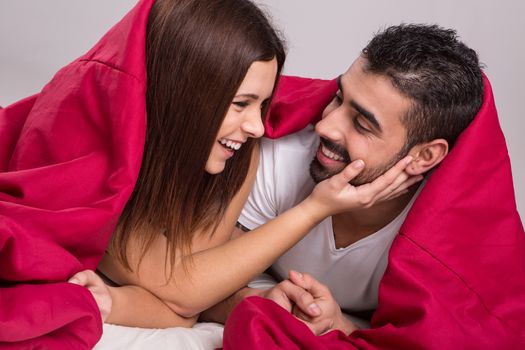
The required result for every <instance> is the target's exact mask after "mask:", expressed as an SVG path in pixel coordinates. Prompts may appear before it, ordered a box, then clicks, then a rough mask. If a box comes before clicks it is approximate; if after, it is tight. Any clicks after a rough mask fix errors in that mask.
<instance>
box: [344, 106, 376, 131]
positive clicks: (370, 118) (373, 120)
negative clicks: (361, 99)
mask: <svg viewBox="0 0 525 350" xmlns="http://www.w3.org/2000/svg"><path fill="white" fill-rule="evenodd" d="M350 105H351V106H352V107H354V109H355V110H356V111H358V112H359V114H361V115H362V116H363V117H364V118H366V119H367V120H368V121H369V122H370V124H372V125H373V126H374V128H375V129H376V130H377V131H379V132H383V129H382V128H381V125H379V122H378V121H377V119H376V117H375V116H374V114H373V113H372V112H370V111H367V110H366V109H365V108H363V107H362V106H360V105H359V104H358V103H357V102H355V101H350Z"/></svg>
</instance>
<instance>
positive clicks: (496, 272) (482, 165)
mask: <svg viewBox="0 0 525 350" xmlns="http://www.w3.org/2000/svg"><path fill="white" fill-rule="evenodd" d="M337 83H338V84H337V87H334V86H333V82H320V81H313V80H303V79H294V78H290V79H289V80H284V81H282V82H281V85H280V89H279V91H278V96H277V101H276V103H275V105H274V106H273V109H272V113H274V114H276V113H277V114H281V115H280V116H278V117H277V118H275V115H273V116H272V120H279V119H281V120H283V121H285V122H286V123H291V122H290V119H293V118H296V117H299V118H300V119H301V120H302V121H305V120H308V121H309V120H312V119H313V118H315V116H316V115H317V114H318V112H320V109H319V108H318V107H319V106H320V105H322V104H323V103H320V102H319V101H325V100H326V96H329V95H330V94H332V93H333V92H334V90H336V89H338V91H337V94H336V96H335V98H334V99H333V100H332V101H331V102H330V103H329V104H328V106H326V108H325V109H324V111H323V112H322V120H321V121H320V122H319V123H317V125H316V126H315V132H314V130H313V129H312V128H309V127H307V128H306V129H303V130H301V131H300V132H298V133H296V134H293V135H290V136H287V137H285V138H282V139H279V140H277V141H271V140H266V141H264V142H263V145H262V152H261V160H260V169H259V172H258V175H257V181H256V184H255V186H254V189H253V190H252V194H251V195H250V198H249V200H248V203H247V205H246V206H245V208H244V210H243V213H242V215H241V217H240V218H239V224H240V226H241V227H243V228H244V229H254V228H255V227H257V226H258V225H261V224H263V223H264V222H266V221H268V220H271V219H272V218H273V217H275V216H277V215H278V214H279V213H280V212H282V211H285V210H286V209H287V208H289V207H291V206H293V205H294V204H295V203H297V202H298V201H300V200H301V199H302V198H304V197H305V196H306V195H307V194H308V193H309V191H311V189H312V188H313V186H314V183H315V182H319V181H321V180H323V179H325V178H327V177H330V176H332V175H333V174H336V173H337V172H339V171H340V170H341V169H342V168H343V167H344V166H345V165H346V164H348V163H349V162H350V161H351V160H355V159H362V160H364V162H365V164H366V166H365V169H364V170H363V172H362V173H361V174H360V175H359V176H358V178H356V179H355V180H354V181H353V184H364V183H368V182H370V181H372V180H373V179H375V178H376V177H377V176H379V175H380V174H382V173H384V172H385V171H386V170H387V169H389V168H390V167H391V166H392V165H393V164H395V163H396V161H398V160H399V159H401V158H402V157H404V156H406V155H412V156H413V161H412V163H411V165H409V166H408V168H407V169H406V172H407V173H409V174H410V175H415V176H423V175H426V177H427V179H426V180H425V182H424V183H423V184H421V185H419V186H413V187H412V188H411V189H410V190H409V191H408V193H406V194H405V195H403V196H399V197H397V198H395V199H393V200H391V201H389V202H386V203H381V204H378V205H374V206H372V207H369V208H367V209H364V210H361V211H354V212H344V213H340V214H337V215H334V216H332V217H331V218H328V219H327V220H325V221H323V222H322V223H321V224H320V225H319V226H317V227H316V228H315V229H314V230H312V231H311V232H310V234H309V235H308V236H307V237H306V238H305V239H303V240H302V241H301V242H300V243H299V244H297V245H296V246H295V247H293V248H292V249H291V250H289V251H288V252H287V253H286V254H285V255H283V256H282V257H281V258H280V259H279V260H277V261H276V262H275V263H274V264H273V265H272V267H271V269H270V272H271V274H272V275H273V277H274V278H276V279H278V280H280V281H283V282H281V283H279V284H278V285H277V286H275V287H273V288H271V289H269V290H263V289H253V288H246V289H244V290H241V291H239V292H238V293H237V295H235V296H233V297H232V298H230V299H228V300H226V301H225V302H224V303H223V304H222V305H220V306H218V307H217V309H215V310H214V311H216V312H218V313H221V312H226V313H227V312H228V311H229V309H230V308H231V307H232V306H233V305H235V304H236V303H237V302H238V301H239V300H240V298H241V297H243V296H247V295H260V296H265V297H267V298H270V299H272V300H273V301H276V302H277V303H278V304H279V305H281V306H282V307H283V308H284V309H286V311H288V313H286V312H284V310H283V309H282V308H279V307H276V306H275V304H274V303H271V302H269V301H268V300H264V299H260V298H249V299H246V300H244V301H243V302H242V303H241V304H240V305H239V307H237V309H235V311H234V313H233V314H232V315H231V318H230V319H229V320H228V323H227V325H226V329H225V335H224V346H225V348H251V349H259V348H260V349H263V348H264V349H269V348H289V347H290V346H292V344H293V346H296V347H298V348H301V349H303V348H304V349H306V348H308V349H310V348H311V349H322V348H329V347H331V346H332V348H333V347H337V348H339V347H341V346H348V347H350V348H352V347H359V348H361V347H366V348H426V349H429V348H439V349H448V348H468V347H473V348H477V349H479V348H516V346H517V345H524V344H525V342H523V331H522V330H521V328H522V327H521V326H520V325H523V324H525V260H524V256H525V235H524V233H523V226H522V224H521V221H520V218H519V216H518V214H517V211H516V208H515V200H514V194H513V189H512V179H511V175H510V164H509V159H508V156H507V153H506V148H505V143H504V139H503V137H502V134H501V131H500V129H499V125H498V123H497V116H496V112H495V108H494V105H493V101H492V96H491V92H490V85H489V84H488V82H486V81H484V77H483V74H482V72H481V70H480V67H479V63H478V58H477V55H476V53H475V52H474V51H473V50H471V49H470V48H468V47H467V46H465V45H464V44H463V43H461V42H460V41H458V40H457V37H456V34H455V32H454V31H452V30H445V29H442V28H439V27H437V26H426V25H401V26H396V27H391V28H388V29H387V30H385V31H383V32H382V33H379V34H378V35H376V36H375V37H374V39H372V41H371V42H370V43H369V44H368V45H367V47H365V49H364V50H363V51H362V54H361V56H360V57H359V58H358V59H357V60H356V61H355V62H354V63H353V64H352V66H351V67H350V69H349V70H348V71H347V72H346V73H344V74H343V75H342V76H341V77H340V78H339V79H338V80H337ZM484 90H485V91H484ZM484 94H485V100H484ZM476 114H477V117H476V122H475V123H472V125H470V126H469V124H471V122H472V120H473V119H474V117H475V116H476ZM287 118H288V119H287ZM292 124H293V123H292ZM299 125H301V127H302V126H303V125H305V123H302V124H301V123H299ZM467 127H468V129H467ZM299 129H300V127H299ZM465 129H467V130H466V131H465V132H463V131H464V130H465ZM462 132H463V135H462V136H461V138H460V139H459V140H457V139H458V136H459V135H460V133H462ZM456 141H458V145H457V146H456V147H455V148H454V150H453V152H452V153H451V154H450V155H448V154H449V152H450V151H451V149H452V146H454V145H455V143H456ZM447 155H448V156H447ZM446 156H447V157H446ZM445 157H446V160H445V162H444V164H442V165H441V166H440V167H439V168H437V169H436V167H437V166H438V165H439V164H440V163H441V162H442V161H443V160H444V159H445ZM312 158H313V161H312ZM308 168H309V172H308V170H307V169H308ZM434 170H435V171H434ZM308 173H309V174H308ZM496 203H497V204H496ZM494 204H496V205H494ZM282 234H286V232H283V233H282ZM290 270H296V271H302V272H306V273H307V274H304V273H303V274H300V273H297V272H294V271H292V272H289V271H290ZM511 276H512V278H510V277H511ZM341 309H342V310H343V311H344V312H346V313H350V314H354V315H358V316H360V317H363V316H365V317H366V316H367V315H372V314H373V318H372V320H371V325H370V329H367V330H365V329H363V330H358V327H357V325H356V324H355V323H353V322H351V321H350V320H349V319H348V318H346V317H343V315H342V312H341ZM225 310H226V311H225ZM291 314H293V315H295V317H296V320H295V321H294V320H293V318H294V317H292V316H291ZM297 319H299V320H301V321H302V322H304V323H306V325H307V326H308V327H309V328H310V329H311V330H312V331H313V332H314V333H316V334H322V333H325V332H328V331H330V330H340V331H343V332H344V333H345V334H346V335H349V336H348V337H341V336H338V335H334V333H329V334H327V335H325V336H324V337H323V338H315V337H313V336H312V333H311V332H309V331H308V330H307V329H306V328H305V327H304V325H302V324H301V323H300V322H299V321H298V320H297ZM248 320H249V322H250V323H249V324H250V326H249V328H246V324H247V322H248ZM284 324H286V327H283V326H282V325H284ZM367 327H368V326H367ZM283 344H284V345H283ZM286 344H287V345H286Z"/></svg>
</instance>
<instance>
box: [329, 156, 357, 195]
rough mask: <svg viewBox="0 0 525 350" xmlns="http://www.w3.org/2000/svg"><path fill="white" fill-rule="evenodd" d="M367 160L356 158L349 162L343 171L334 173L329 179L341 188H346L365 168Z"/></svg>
mask: <svg viewBox="0 0 525 350" xmlns="http://www.w3.org/2000/svg"><path fill="white" fill-rule="evenodd" d="M364 167H365V162H363V161H362V160H361V159H358V160H355V161H353V162H352V163H350V164H348V165H347V166H346V167H345V168H344V169H343V170H342V171H340V172H339V173H337V174H335V175H333V176H332V177H331V178H330V179H328V181H330V182H331V183H333V184H335V185H336V186H338V187H339V188H344V187H345V186H346V185H348V183H349V182H350V181H352V179H354V178H355V177H356V176H357V175H359V173H360V172H361V171H362V170H363V169H364Z"/></svg>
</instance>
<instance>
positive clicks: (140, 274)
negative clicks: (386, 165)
mask: <svg viewBox="0 0 525 350" xmlns="http://www.w3.org/2000/svg"><path fill="white" fill-rule="evenodd" d="M406 165H407V162H406V160H402V161H400V162H399V163H398V164H397V165H396V166H395V167H394V168H392V169H391V170H389V171H388V172H387V173H386V174H384V175H383V176H381V177H380V178H378V179H377V180H376V181H374V182H373V183H371V184H367V185H363V186H360V187H354V186H351V185H350V184H348V182H349V181H350V180H351V179H352V178H353V177H355V176H356V175H357V174H358V173H359V172H360V171H361V169H362V167H363V165H362V164H359V162H358V161H356V162H354V163H352V164H351V165H349V166H348V167H347V168H346V169H345V170H344V171H343V172H341V173H340V174H337V175H336V176H333V177H332V178H330V179H328V180H325V181H323V182H322V183H320V184H319V185H317V186H316V188H315V189H314V191H313V192H312V194H311V195H310V196H309V197H307V198H306V199H305V200H304V201H303V202H301V203H300V204H299V205H297V206H296V207H294V208H291V209H290V210H288V211H286V212H285V213H283V214H281V215H280V216H279V217H277V218H275V219H274V220H272V221H270V222H268V223H267V224H265V225H263V226H261V227H259V228H258V229H256V230H253V231H251V232H248V233H246V234H243V235H242V236H240V237H238V238H236V239H233V240H231V241H227V242H224V241H223V242H220V244H216V243H217V241H215V242H213V241H212V239H209V240H207V239H205V238H203V235H199V237H200V239H201V241H198V242H197V244H195V245H194V246H193V248H194V249H193V254H192V255H191V256H185V257H182V258H179V259H178V260H177V262H176V264H175V266H173V271H170V269H169V268H166V265H165V262H166V261H168V260H167V259H166V240H165V237H164V236H160V235H159V238H158V239H157V240H156V241H155V242H154V244H153V245H152V247H151V248H150V249H149V250H148V251H147V252H146V255H145V257H144V259H143V260H142V262H141V263H140V264H138V261H139V259H138V249H137V248H138V246H134V245H133V243H132V244H131V245H130V252H131V254H130V260H131V265H132V266H133V267H134V271H133V272H129V271H127V270H125V269H124V268H123V267H122V266H121V265H120V264H119V263H118V262H116V261H115V260H114V259H113V258H111V257H109V256H106V257H105V258H104V260H103V261H102V263H101V265H100V266H99V268H100V269H101V270H102V271H103V272H104V273H105V274H106V275H108V276H109V277H110V278H111V279H113V280H115V281H117V282H118V283H121V284H132V285H139V286H142V287H144V288H146V289H147V290H149V291H150V292H152V293H153V294H154V295H156V296H157V297H158V298H160V299H161V300H163V301H164V302H165V303H166V304H167V305H168V306H169V307H170V308H171V309H172V310H174V311H175V312H176V313H177V314H179V315H182V316H184V317H192V316H195V315H197V314H198V313H199V312H201V311H202V310H205V309H207V308H209V307H210V306H212V305H214V304H216V303H217V302H219V301H221V300H223V299H225V298H226V297H228V296H229V295H231V294H232V293H234V292H235V291H237V290H238V289H239V288H241V287H242V286H244V285H245V284H246V283H248V281H249V280H250V279H251V278H253V277H254V276H256V275H257V274H259V273H261V272H262V271H264V270H265V269H266V268H267V267H268V266H270V265H271V264H272V263H273V261H274V260H276V259H277V258H278V257H279V256H280V255H282V254H283V253H284V252H286V251H287V250H288V249H290V248H291V247H292V246H293V245H294V244H296V243H297V242H298V241H299V240H301V239H302V238H303V237H304V236H305V235H306V234H307V233H308V232H309V231H310V230H311V229H312V228H313V227H314V226H315V225H317V224H318V223H319V222H320V221H322V220H323V219H324V218H326V217H327V216H329V215H333V214H335V213H338V212H342V211H345V210H351V209H354V208H357V207H364V206H370V205H372V204H373V203H374V202H375V201H376V200H377V199H380V197H381V198H384V197H387V196H388V195H389V194H390V193H391V191H390V190H389V189H390V187H391V186H394V187H397V186H398V185H399V183H400V182H403V181H404V180H406V178H407V175H406V174H405V173H404V172H403V170H404V168H405V167H406ZM254 176H255V169H250V175H249V178H250V179H249V181H250V186H249V187H251V183H253V178H254ZM401 180H403V181H401ZM249 187H248V188H247V189H243V190H247V191H246V193H242V194H241V196H239V197H241V198H242V201H240V202H239V203H232V206H230V208H229V209H228V211H227V213H226V217H225V220H224V221H223V223H221V226H220V227H219V231H218V232H217V233H216V236H219V237H220V236H221V235H224V232H228V235H229V234H230V233H231V230H232V228H233V226H234V223H235V221H236V219H237V217H238V215H239V213H240V210H241V207H242V203H244V200H245V199H246V197H247V195H248V193H249ZM236 199H238V198H236ZM232 208H234V209H232ZM220 231H222V232H220ZM283 232H285V233H286V234H283ZM206 243H208V244H206ZM183 262H184V263H186V267H187V270H185V268H184V266H183ZM137 266H138V267H137ZM170 272H172V275H171V278H167V276H169V275H170Z"/></svg>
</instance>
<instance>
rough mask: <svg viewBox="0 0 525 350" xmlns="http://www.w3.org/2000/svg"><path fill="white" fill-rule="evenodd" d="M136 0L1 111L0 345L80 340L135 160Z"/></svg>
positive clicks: (139, 139)
mask: <svg viewBox="0 0 525 350" xmlns="http://www.w3.org/2000/svg"><path fill="white" fill-rule="evenodd" d="M152 3H153V0H144V1H140V2H139V3H138V4H137V5H136V6H135V8H134V9H132V10H131V11H130V12H129V13H128V14H127V15H126V16H125V17H124V18H123V19H122V20H121V21H120V22H119V23H118V24H116V25H115V26H114V27H113V28H112V29H111V30H110V31H109V32H108V33H107V34H106V35H105V36H104V37H103V38H102V39H101V40H100V41H99V42H98V43H97V44H96V45H95V46H94V47H93V48H92V49H91V50H90V51H89V52H88V53H87V54H85V55H84V56H82V57H80V58H78V59H77V60H75V61H74V62H72V63H71V64H69V65H67V66H66V67H64V68H62V69H61V70H60V71H59V72H58V73H57V74H56V75H55V76H54V77H53V79H52V80H51V81H50V82H49V83H48V84H47V85H46V86H45V87H44V88H43V90H42V91H41V92H40V93H38V94H37V95H35V96H32V97H29V98H27V99H24V100H22V101H20V102H17V103H15V104H13V105H11V106H7V107H5V108H4V109H0V310H1V311H0V347H1V348H8V349H9V348H16V349H20V348H39V349H90V348H92V347H93V346H94V345H95V344H96V342H97V341H98V339H99V338H100V336H101V332H102V323H101V319H100V314H99V311H98V307H97V305H96V303H95V301H94V299H93V297H92V296H91V294H90V293H89V292H88V291H87V289H85V288H83V287H80V286H77V285H72V284H69V283H66V281H67V280H68V278H69V277H71V276H72V275H73V274H74V273H76V272H78V271H81V270H84V269H94V268H95V267H96V266H97V264H98V262H99V261H100V259H101V258H102V255H103V253H104V250H105V248H106V246H107V244H108V241H109V238H110V236H111V234H112V232H113V230H114V228H115V225H116V223H117V220H118V217H119V215H120V213H121V211H122V209H123V207H124V205H125V203H126V201H127V200H128V198H129V196H130V194H131V191H132V190H133V187H134V185H135V181H136V179H137V176H138V172H139V169H140V163H141V159H142V152H143V147H144V139H145V128H146V101H145V89H146V85H145V82H146V72H145V34H146V25H147V19H148V14H149V11H150V8H151V5H152Z"/></svg>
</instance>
